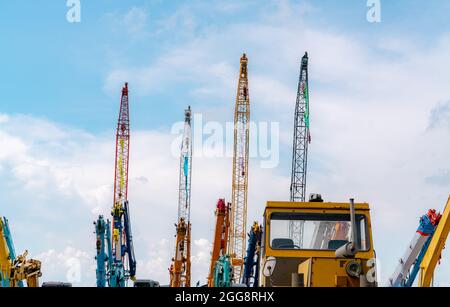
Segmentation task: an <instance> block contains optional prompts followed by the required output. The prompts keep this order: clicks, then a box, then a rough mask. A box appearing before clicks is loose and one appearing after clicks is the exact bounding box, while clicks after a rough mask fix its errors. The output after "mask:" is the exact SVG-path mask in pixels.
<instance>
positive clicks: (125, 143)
mask: <svg viewBox="0 0 450 307" xmlns="http://www.w3.org/2000/svg"><path fill="white" fill-rule="evenodd" d="M129 154H130V116H129V101H128V83H125V86H124V87H123V88H122V96H121V102H120V111H119V119H118V123H117V131H116V153H115V175H114V199H113V208H112V210H111V216H112V223H110V222H109V221H107V222H105V221H104V218H103V216H99V218H98V220H97V222H96V223H95V227H96V234H97V237H96V246H97V257H96V259H97V271H96V272H97V286H99V287H103V286H105V284H106V282H105V280H107V281H108V285H109V286H110V287H125V286H126V282H127V280H128V279H131V280H135V276H136V258H135V255H134V247H133V236H132V233H131V221H130V208H129V203H128V166H129ZM109 227H111V231H109ZM106 229H108V230H106ZM105 242H106V243H107V245H108V255H106V253H105ZM105 262H107V268H105Z"/></svg>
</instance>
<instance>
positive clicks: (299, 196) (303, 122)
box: [289, 52, 311, 246]
mask: <svg viewBox="0 0 450 307" xmlns="http://www.w3.org/2000/svg"><path fill="white" fill-rule="evenodd" d="M308 85H309V84H308V53H307V52H305V55H304V56H303V57H302V60H301V65H300V77H299V81H298V90H297V100H296V103H295V117H294V139H293V141H294V145H293V153H292V173H291V187H290V200H291V201H292V202H304V201H305V196H306V171H307V165H308V144H309V143H310V142H311V135H310V131H309V129H310V125H309V114H310V108H309V86H308ZM303 224H304V223H303V222H302V221H291V222H290V223H289V236H290V238H291V239H292V240H293V241H294V244H296V245H297V246H302V245H303V229H304V225H303Z"/></svg>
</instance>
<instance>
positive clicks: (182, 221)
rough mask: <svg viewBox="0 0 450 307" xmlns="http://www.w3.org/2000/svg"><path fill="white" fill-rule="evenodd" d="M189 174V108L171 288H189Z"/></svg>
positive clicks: (183, 150) (183, 142)
mask: <svg viewBox="0 0 450 307" xmlns="http://www.w3.org/2000/svg"><path fill="white" fill-rule="evenodd" d="M191 172H192V132H191V107H189V108H188V109H187V110H186V111H185V117H184V132H183V141H182V144H181V155H180V181H179V194H178V195H179V196H178V224H177V235H176V246H175V256H174V258H173V263H172V266H171V268H170V269H169V272H170V285H171V287H190V279H191V259H190V258H191V255H190V251H191V246H190V237H191V222H190V212H191Z"/></svg>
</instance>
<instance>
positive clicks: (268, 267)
mask: <svg viewBox="0 0 450 307" xmlns="http://www.w3.org/2000/svg"><path fill="white" fill-rule="evenodd" d="M276 264H277V259H276V258H275V257H267V259H266V261H265V262H264V269H263V275H264V276H265V277H270V276H272V274H273V271H274V270H275V265H276Z"/></svg>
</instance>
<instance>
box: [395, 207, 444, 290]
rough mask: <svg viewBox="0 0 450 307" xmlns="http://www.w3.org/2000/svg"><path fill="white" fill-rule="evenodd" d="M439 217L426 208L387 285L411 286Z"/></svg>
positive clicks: (434, 211)
mask: <svg viewBox="0 0 450 307" xmlns="http://www.w3.org/2000/svg"><path fill="white" fill-rule="evenodd" d="M440 219H441V215H440V214H439V213H436V210H433V209H430V210H428V213H427V214H426V215H423V216H422V217H421V218H420V222H419V227H418V228H417V230H416V233H415V234H414V237H413V239H412V240H411V243H410V244H409V245H408V248H407V250H406V252H405V254H404V255H403V257H402V258H401V259H400V261H399V263H398V265H397V268H396V270H395V272H394V273H393V274H392V276H391V277H390V278H389V284H388V286H390V287H412V285H413V283H414V280H415V279H416V277H417V273H418V272H419V267H420V263H421V262H422V259H423V256H424V255H425V252H426V251H427V249H428V246H429V245H430V241H431V238H432V237H433V234H434V232H435V230H436V227H437V225H438V223H439V220H440Z"/></svg>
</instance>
